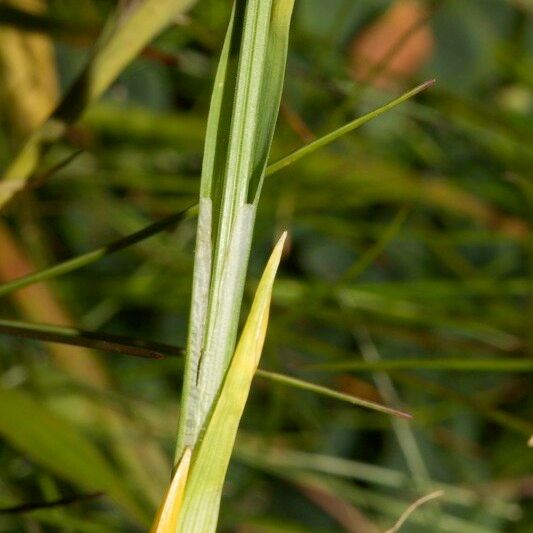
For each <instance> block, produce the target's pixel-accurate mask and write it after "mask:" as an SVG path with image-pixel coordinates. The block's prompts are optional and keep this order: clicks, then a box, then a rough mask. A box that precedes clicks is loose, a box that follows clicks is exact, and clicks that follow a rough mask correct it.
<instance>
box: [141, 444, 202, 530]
mask: <svg viewBox="0 0 533 533" xmlns="http://www.w3.org/2000/svg"><path fill="white" fill-rule="evenodd" d="M191 455H192V452H191V449H190V448H185V451H184V452H183V455H182V456H181V459H180V462H179V463H178V467H177V469H176V473H175V474H174V477H173V478H172V481H171V482H170V486H169V487H168V490H167V492H166V494H165V498H164V500H163V503H162V504H161V507H160V508H159V510H158V512H157V515H156V517H155V520H154V523H153V525H152V528H151V529H150V533H169V532H174V531H176V528H177V527H178V518H179V514H180V509H181V505H182V503H183V495H184V493H185V484H186V483H187V476H188V475H189V467H190V464H191Z"/></svg>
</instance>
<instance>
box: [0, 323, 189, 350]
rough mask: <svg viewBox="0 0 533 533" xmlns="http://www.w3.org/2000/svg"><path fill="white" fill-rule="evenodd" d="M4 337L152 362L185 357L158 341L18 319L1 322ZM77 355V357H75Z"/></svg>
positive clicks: (1, 331)
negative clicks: (150, 360) (92, 350)
mask: <svg viewBox="0 0 533 533" xmlns="http://www.w3.org/2000/svg"><path fill="white" fill-rule="evenodd" d="M0 335H10V336H12V337H22V338H26V339H35V340H38V341H43V342H54V343H58V344H67V345H69V346H84V347H87V348H93V349H95V350H103V351H106V352H114V353H119V354H123V355H132V356H134V357H143V358H149V359H163V358H164V357H165V356H166V355H182V350H181V349H180V348H176V347H174V346H168V345H166V344H160V343H158V342H153V341H144V340H140V339H132V338H130V337H123V336H122V335H111V334H107V333H95V332H92V331H83V330H80V329H76V328H67V327H63V326H52V325H50V324H36V323H30V322H21V321H18V320H5V319H0ZM73 356H74V357H75V354H73Z"/></svg>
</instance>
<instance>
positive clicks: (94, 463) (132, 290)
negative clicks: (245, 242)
mask: <svg viewBox="0 0 533 533" xmlns="http://www.w3.org/2000/svg"><path fill="white" fill-rule="evenodd" d="M126 3H127V2H125V4H126ZM130 3H132V4H135V3H136V0H133V2H130ZM115 4H116V2H111V1H106V0H76V2H71V1H68V0H49V1H48V2H46V1H44V0H43V1H41V0H9V1H6V2H2V3H1V4H0V91H1V95H2V99H1V105H0V108H1V117H0V118H1V129H0V163H1V168H2V169H4V168H8V165H9V163H10V161H12V160H13V158H14V157H15V154H17V153H18V151H19V149H20V146H22V145H23V143H24V140H25V139H26V138H27V136H28V134H29V133H30V132H32V131H34V130H35V129H37V128H38V127H39V126H40V125H41V124H42V122H43V120H44V119H45V118H46V117H47V116H48V115H49V113H50V112H51V110H52V109H53V107H54V105H55V103H56V102H57V100H58V98H59V95H61V94H64V93H65V90H66V88H67V87H68V86H69V84H70V83H71V82H72V81H73V80H74V79H75V78H76V76H77V75H78V74H79V73H80V72H81V71H82V69H83V68H84V66H85V64H86V62H87V60H88V55H89V51H90V49H91V47H92V45H93V43H94V42H95V39H96V37H97V35H98V34H99V32H100V30H101V28H102V26H103V24H104V23H105V21H106V20H108V19H109V16H110V13H111V12H112V10H113V8H114V7H115ZM230 4H231V3H230V2H229V1H221V0H198V2H197V3H196V5H195V6H194V7H193V8H192V9H191V10H190V11H189V12H188V13H187V14H186V15H181V16H179V17H178V18H177V20H176V24H175V25H173V27H171V28H170V29H168V30H167V31H165V32H164V33H163V34H162V35H160V36H159V37H158V38H157V39H156V40H155V41H154V42H152V43H151V44H150V46H149V47H147V48H145V49H144V51H143V52H142V53H141V55H140V57H139V58H138V59H136V60H135V61H134V62H133V63H132V64H131V65H130V66H129V67H128V68H127V69H126V70H125V72H123V73H122V74H121V75H120V77H119V79H118V80H117V82H116V83H114V84H113V85H112V87H111V88H110V89H109V90H108V91H107V93H106V95H105V96H104V98H102V99H101V100H100V101H98V102H96V103H94V104H92V105H91V106H90V107H89V109H88V111H87V112H86V113H85V114H84V115H83V117H82V118H81V120H79V121H78V122H76V123H75V124H73V125H71V126H69V127H68V128H67V130H66V133H65V135H63V136H62V137H61V138H60V139H59V140H56V141H55V142H54V143H53V144H51V145H50V146H48V147H47V150H46V151H44V153H43V156H42V158H40V159H38V160H37V161H38V164H37V168H36V170H35V172H34V173H33V175H32V178H31V179H30V181H29V186H27V187H26V188H25V189H24V190H23V191H22V192H20V193H18V194H17V195H16V196H15V197H14V198H13V199H12V200H11V201H10V202H9V203H8V204H7V205H6V206H5V207H3V209H2V213H1V215H0V217H1V218H0V278H1V280H0V281H1V282H2V283H6V282H8V281H10V280H13V279H15V278H17V277H20V276H23V275H25V274H28V273H29V272H32V271H35V270H39V269H42V268H45V267H48V266H50V265H53V264H56V263H59V262H62V261H65V260H67V259H69V258H71V257H75V256H79V255H81V254H84V253H86V252H89V251H91V250H94V249H97V248H100V247H103V246H105V245H107V244H108V243H110V242H112V241H114V240H116V239H118V238H120V237H122V236H125V235H129V234H131V233H133V232H135V231H137V230H139V229H141V228H144V227H146V226H148V225H149V224H150V223H153V222H154V221H156V220H158V219H160V218H162V217H165V216H169V215H172V214H174V213H177V212H180V211H182V210H184V209H186V208H188V207H190V206H191V205H194V204H195V203H196V202H197V197H198V187H199V176H200V171H201V168H200V164H201V156H202V149H203V140H204V134H205V125H206V118H207V110H208V105H209V98H210V94H211V90H212V85H213V78H214V72H215V68H216V64H217V61H218V57H219V54H220V49H221V46H222V41H223V38H224V33H225V30H226V27H227V22H228V17H229V12H230V7H231V6H230ZM532 15H533V6H532V4H531V2H529V1H528V0H522V1H520V0H514V1H512V0H469V1H468V2H464V1H461V0H440V1H438V0H437V1H427V2H424V1H419V2H417V1H416V0H398V1H388V0H359V1H357V2H355V1H353V0H328V1H327V2H324V1H321V0H299V1H298V2H297V3H296V10H295V14H294V20H293V26H292V33H291V44H290V49H289V63H288V70H287V77H286V87H285V91H284V98H283V102H282V111H281V115H280V119H279V121H278V127H277V132H276V136H275V140H274V145H273V159H272V160H273V161H274V160H277V159H279V158H281V157H283V156H284V155H286V154H288V153H290V152H292V151H293V150H295V149H297V148H299V147H300V146H302V145H303V144H305V143H308V142H310V141H312V140H313V139H315V138H317V137H320V136H322V135H324V134H325V133H328V132H330V131H332V130H334V129H335V128H338V127H340V126H342V125H343V124H345V123H347V122H349V121H350V120H352V119H354V118H355V117H357V116H360V115H363V114H364V113H366V112H368V111H369V110H371V109H374V108H376V107H378V106H380V105H381V104H383V103H384V102H386V101H389V100H391V99H392V98H393V97H395V96H397V95H398V94H399V93H401V92H404V91H405V90H407V89H408V88H410V87H412V86H414V85H416V84H418V83H419V82H422V81H424V80H426V79H428V78H436V79H437V83H436V85H435V86H434V87H433V88H431V89H430V90H429V91H427V92H425V93H424V94H422V95H420V96H418V97H417V99H416V100H413V101H410V102H407V103H404V104H403V105H402V106H401V107H399V108H397V109H395V110H393V111H391V112H390V113H388V114H386V115H383V116H381V117H380V118H378V119H377V120H375V121H373V122H371V123H369V124H367V125H366V126H365V127H364V128H362V129H360V130H358V131H356V132H355V133H353V134H350V135H348V136H345V137H343V138H342V139H340V140H338V141H337V142H336V143H334V144H333V145H331V146H329V147H327V148H324V149H323V150H321V151H317V152H315V153H313V154H312V155H310V156H308V157H306V158H304V159H302V160H301V161H299V162H297V163H295V164H294V165H291V166H290V167H288V168H286V169H284V170H282V171H280V172H279V173H276V174H275V175H273V176H270V177H268V178H267V179H266V181H265V185H264V189H263V196H262V199H261V202H260V204H259V209H258V217H257V223H256V231H255V236H254V243H253V248H252V259H251V267H250V280H249V283H248V285H247V287H246V292H245V301H246V303H247V304H249V303H250V301H251V297H252V295H253V292H254V289H255V286H256V282H254V280H257V279H258V278H259V275H260V273H261V270H262V267H263V265H264V263H265V259H266V257H267V255H268V252H269V250H270V249H271V248H272V244H273V242H274V241H275V240H276V238H277V237H278V236H279V234H280V233H281V231H282V230H284V229H287V230H288V231H289V239H288V246H287V248H286V252H285V259H284V262H283V263H282V266H281V269H280V272H279V274H278V280H277V281H276V285H275V287H274V295H273V303H272V310H271V316H270V324H269V331H268V335H267V339H266V344H265V348H264V354H263V358H262V363H261V364H262V367H263V368H265V369H267V370H271V371H275V372H282V373H284V374H289V375H292V376H295V377H298V378H303V379H306V380H309V381H313V382H314V383H317V384H322V385H326V386H328V387H330V388H334V389H336V390H338V391H340V392H344V393H348V394H351V395H355V396H359V397H362V398H365V399H367V400H372V401H378V402H380V403H385V404H388V405H392V406H396V407H399V408H402V409H404V410H407V411H409V412H410V413H411V414H413V416H414V419H413V421H411V422H406V421H402V420H399V419H398V420H397V419H395V418H390V417H388V416H386V415H383V414H380V413H375V412H371V411H364V410H361V409H358V408H355V407H352V406H350V405H347V404H343V403H337V402H336V401H335V400H330V399H327V398H324V397H321V396H315V395H312V394H311V393H310V392H306V391H302V390H299V389H297V388H291V387H287V385H286V384H285V383H276V382H273V381H271V380H266V379H264V375H258V376H257V377H256V379H255V382H254V386H253V389H252V395H251V398H250V400H249V403H248V405H247V407H246V411H245V416H244V420H243V423H242V425H241V430H240V432H239V437H238V440H237V448H236V450H235V454H234V457H233V462H232V465H231V468H230V472H229V477H228V480H227V483H226V489H225V497H224V500H223V506H222V514H221V525H220V529H221V531H238V532H243V533H248V532H270V531H291V532H292V531H294V532H297V531H313V532H314V531H317V532H321V531H354V532H355V531H357V532H363V533H366V532H374V531H384V530H386V529H387V528H390V527H392V525H393V524H394V523H395V521H396V520H397V518H398V517H399V516H400V515H401V513H402V512H403V511H404V510H405V508H406V507H407V506H408V505H409V504H410V503H411V502H413V501H414V500H416V499H418V498H419V497H421V496H423V495H425V494H428V493H431V492H432V491H434V490H437V489H441V488H442V489H444V496H443V497H441V498H439V499H438V500H435V501H434V502H432V503H427V504H426V506H425V507H423V508H421V509H420V510H418V511H416V512H415V513H414V514H413V515H412V516H411V517H410V518H409V520H408V521H407V522H406V523H405V524H404V526H403V529H402V531H406V532H409V531H412V532H418V531H449V532H453V533H455V532H466V533H468V532H472V533H491V532H503V531H513V532H524V533H525V532H527V531H530V528H531V523H532V521H533V511H532V510H531V506H530V498H531V496H532V484H533V478H532V477H531V466H532V464H533V460H532V458H531V457H532V455H531V454H532V451H531V448H528V439H529V438H530V437H531V435H532V434H533V423H532V422H531V407H532V400H531V387H530V383H531V379H530V375H531V374H530V372H531V371H532V370H533V364H532V360H531V353H530V352H528V347H529V346H530V341H531V316H532V314H533V313H532V307H533V306H532V302H531V292H530V290H531V286H530V278H529V276H530V266H531V261H532V253H533V249H532V248H531V235H530V222H531V220H530V216H531V207H532V202H533V196H532V195H533V187H532V184H531V181H530V177H531V165H532V161H533V151H532V149H531V146H532V140H533V129H532V126H531V124H532V121H531V119H532V115H533V96H532V92H531V85H532V74H531V73H532V72H533V70H532V66H533V65H532V60H531V57H533V54H532V52H533V18H532ZM45 141H46V136H45ZM171 229H172V231H166V232H163V233H158V234H157V235H156V236H153V237H151V238H150V239H146V240H142V241H141V242H139V243H138V244H135V245H132V246H128V247H125V249H122V250H121V251H118V252H117V253H114V254H113V255H110V254H107V251H105V250H104V251H103V252H102V253H100V254H96V255H95V256H91V258H90V259H91V260H87V261H85V263H84V265H83V268H81V265H79V266H80V268H77V269H72V271H70V272H69V273H68V274H65V275H62V276H54V277H53V278H52V279H50V280H49V281H47V284H46V285H44V284H33V285H31V286H28V287H26V288H24V289H20V290H17V291H12V292H10V293H9V294H7V293H6V294H3V295H2V296H0V298H1V300H0V354H1V359H0V365H1V366H0V372H1V373H0V435H1V437H2V439H3V444H2V447H1V448H0V531H32V532H33V531H56V530H61V531H141V530H143V529H146V524H147V523H149V522H150V520H151V518H152V517H153V514H154V512H155V509H156V507H157V505H158V503H159V502H160V500H161V497H162V495H163V492H164V490H165V487H166V486H167V483H168V479H169V475H170V468H171V464H172V454H173V448H174V444H175V433H176V427H177V415H178V407H177V406H178V399H179V396H180V394H179V393H180V388H181V382H180V380H181V375H182V371H183V368H182V367H183V362H182V360H181V358H180V357H179V353H178V351H177V350H173V351H172V353H170V351H169V350H167V348H165V347H164V346H160V345H161V344H169V345H172V346H176V347H179V346H184V345H185V340H186V331H187V321H188V308H189V301H190V289H191V273H192V258H193V247H194V234H195V221H194V220H193V219H188V220H185V221H182V222H178V223H177V224H175V225H174V226H172V228H171ZM108 251H109V250H108ZM108 255H109V256H108ZM93 259H94V260H93ZM96 259H99V260H98V261H96ZM0 294H2V287H0ZM15 320H16V321H17V324H18V326H19V327H18V329H19V330H20V329H21V326H22V324H20V322H24V323H28V322H30V323H44V324H52V325H55V326H69V327H70V329H68V330H65V329H62V330H61V331H60V332H59V333H61V332H62V333H63V334H65V335H66V334H67V333H68V334H70V335H71V337H78V338H83V339H85V341H86V342H85V343H84V345H83V346H76V347H74V346H70V345H65V344H54V343H46V344H45V343H40V342H38V341H35V340H32V339H30V340H28V339H23V338H20V336H12V335H6V334H5V332H6V331H8V330H9V331H11V332H14V330H15V329H16V328H15V326H14V324H15V322H14V321H15ZM72 328H81V329H83V330H87V331H91V332H92V334H91V335H88V334H79V333H78V332H77V331H76V330H75V329H72ZM95 332H97V339H96V340H95ZM18 333H19V334H20V331H18ZM49 333H50V332H49ZM56 333H57V331H56ZM110 335H114V336H117V335H119V336H120V337H118V338H117V337H110ZM132 338H134V339H141V340H144V341H146V342H145V343H144V344H143V345H142V346H143V347H144V348H146V346H148V349H150V350H152V351H155V350H157V351H158V352H161V351H162V352H163V353H166V354H167V355H168V357H166V358H165V359H140V358H133V357H127V356H126V355H121V354H116V353H111V352H110V351H106V350H101V351H99V352H96V347H98V348H101V347H102V346H103V344H102V343H106V342H107V343H108V345H107V346H108V347H109V349H111V348H113V349H114V350H115V349H119V350H120V347H119V348H117V346H115V345H117V344H119V345H122V344H130V345H131V344H132V343H133V341H132V340H130V339H132ZM97 341H98V342H97ZM109 343H115V345H114V346H113V347H112V346H110V344H109ZM121 343H122V344H121ZM154 343H159V344H154ZM122 351H123V350H122ZM129 351H131V346H130V348H129ZM63 500H64V501H63ZM44 502H48V503H50V502H58V503H62V504H61V505H57V506H55V507H50V508H43V507H42V504H43V503H44ZM528 505H529V507H528ZM19 506H22V508H19ZM32 506H34V507H36V508H35V509H33V510H32Z"/></svg>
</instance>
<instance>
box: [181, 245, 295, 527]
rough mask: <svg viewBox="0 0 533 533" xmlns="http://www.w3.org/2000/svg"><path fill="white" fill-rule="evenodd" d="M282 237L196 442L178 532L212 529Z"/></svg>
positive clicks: (255, 362)
mask: <svg viewBox="0 0 533 533" xmlns="http://www.w3.org/2000/svg"><path fill="white" fill-rule="evenodd" d="M285 238H286V234H283V236H282V237H281V239H280V240H279V242H278V244H277V245H276V247H275V248H274V251H273V252H272V255H271V257H270V259H269V261H268V263H267V266H266V268H265V271H264V273H263V276H262V278H261V281H260V282H259V286H258V287H257V291H256V295H255V298H254V301H253V304H252V308H251V310H250V314H249V315H248V319H247V321H246V325H245V326H244V330H243V332H242V335H241V338H240V340H239V344H238V346H237V349H236V350H235V354H234V355H233V358H232V360H231V363H230V366H229V368H228V371H227V374H226V377H225V379H224V382H223V385H222V388H221V391H220V395H219V397H218V399H217V400H216V403H215V405H214V407H213V411H212V414H211V416H210V418H209V420H208V423H207V425H206V428H205V433H204V434H203V437H202V439H201V440H200V441H199V444H198V445H197V447H196V450H195V453H194V457H193V463H192V466H191V470H190V473H189V479H188V481H187V486H186V490H185V497H184V501H183V506H182V509H181V513H180V520H179V526H178V529H177V531H180V533H197V532H198V531H202V533H210V532H214V531H215V530H216V525H217V519H218V510H219V506H220V498H221V495H222V487H223V485H224V479H225V476H226V470H227V467H228V464H229V461H230V457H231V453H232V450H233V445H234V442H235V437H236V435H237V429H238V426H239V422H240V419H241V416H242V413H243V411H244V406H245V404H246V400H247V398H248V393H249V390H250V386H251V383H252V380H253V376H254V374H255V371H256V369H257V365H258V363H259V359H260V357H261V351H262V349H263V343H264V340H265V335H266V330H267V324H268V315H269V307H270V299H271V295H272V286H273V284H274V278H275V276H276V271H277V268H278V265H279V262H280V260H281V253H282V250H283V244H284V242H285Z"/></svg>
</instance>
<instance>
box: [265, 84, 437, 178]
mask: <svg viewBox="0 0 533 533" xmlns="http://www.w3.org/2000/svg"><path fill="white" fill-rule="evenodd" d="M434 83H435V80H429V81H426V82H425V83H422V84H421V85H419V86H418V87H415V88H414V89H412V90H411V91H409V92H407V93H405V94H403V95H402V96H400V97H399V98H395V99H394V100H392V101H391V102H389V103H388V104H385V105H384V106H381V107H379V108H378V109H375V110H374V111H371V112H370V113H367V114H366V115H363V116H362V117H359V118H356V119H355V120H353V121H352V122H349V123H348V124H346V125H344V126H342V127H341V128H339V129H337V130H335V131H332V132H331V133H328V134H327V135H324V136H323V137H320V139H317V140H316V141H313V142H311V143H309V144H307V145H305V146H303V147H302V148H300V149H299V150H296V151H295V152H293V153H292V154H289V155H288V156H286V157H284V158H283V159H280V160H279V161H276V162H275V163H273V164H272V165H269V166H268V168H267V170H266V174H267V176H270V175H272V174H274V173H276V172H279V171H280V170H282V169H284V168H285V167H288V166H289V165H292V164H293V163H296V161H298V160H300V159H302V158H303V157H305V156H307V155H309V154H312V153H313V152H315V151H316V150H319V149H320V148H323V147H324V146H327V145H328V144H331V143H332V142H334V141H336V140H337V139H338V138H340V137H342V136H343V135H346V134H347V133H350V132H352V131H354V130H356V129H357V128H360V127H361V126H363V125H364V124H366V123H367V122H370V121H371V120H373V119H375V118H377V117H379V116H381V115H383V114H384V113H386V112H387V111H390V110H391V109H394V108H395V107H396V106H398V105H400V104H402V103H403V102H405V101H407V100H409V99H410V98H413V97H414V96H416V95H417V94H418V93H421V92H422V91H424V90H425V89H427V88H428V87H431V85H433V84H434Z"/></svg>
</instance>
